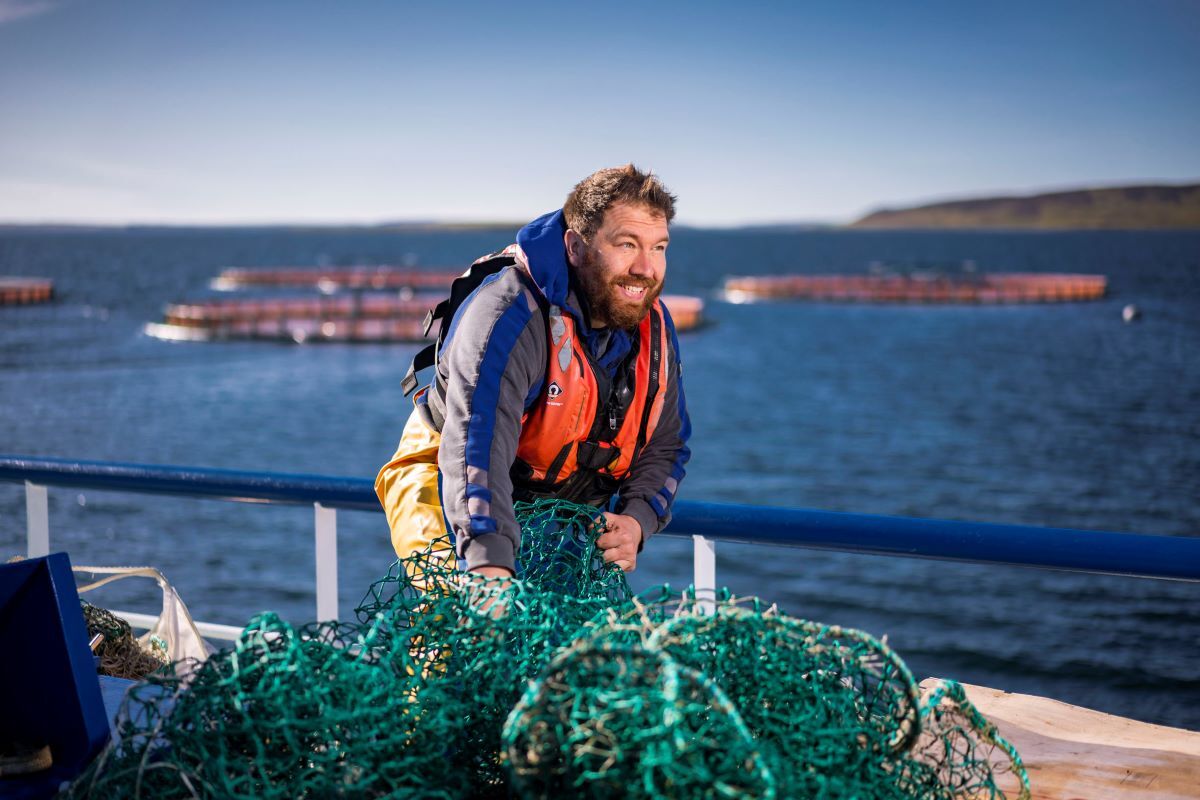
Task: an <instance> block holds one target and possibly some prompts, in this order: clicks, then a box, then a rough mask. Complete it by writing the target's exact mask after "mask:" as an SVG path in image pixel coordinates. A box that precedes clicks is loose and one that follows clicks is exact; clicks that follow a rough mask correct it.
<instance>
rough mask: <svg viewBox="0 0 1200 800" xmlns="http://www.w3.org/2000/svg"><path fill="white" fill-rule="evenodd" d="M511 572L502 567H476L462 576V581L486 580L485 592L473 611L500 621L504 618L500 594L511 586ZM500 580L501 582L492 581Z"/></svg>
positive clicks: (503, 605) (503, 606)
mask: <svg viewBox="0 0 1200 800" xmlns="http://www.w3.org/2000/svg"><path fill="white" fill-rule="evenodd" d="M512 577H513V573H512V570H510V569H506V568H504V567H476V568H475V569H473V570H470V571H469V572H468V573H467V574H466V575H464V576H463V579H464V580H468V581H469V580H485V579H486V580H487V584H486V585H487V588H488V589H490V590H491V591H489V592H487V593H486V594H485V595H484V597H483V600H482V601H481V602H480V603H479V605H478V606H476V608H475V610H476V611H478V612H479V613H481V614H484V615H486V616H489V617H491V618H492V619H500V618H501V617H503V616H504V610H505V604H504V603H503V602H501V593H502V592H503V591H504V590H505V589H507V588H508V587H509V586H510V585H511V579H512ZM494 578H501V579H502V580H492V579H494Z"/></svg>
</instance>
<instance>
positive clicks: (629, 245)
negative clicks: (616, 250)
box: [620, 242, 633, 250]
mask: <svg viewBox="0 0 1200 800" xmlns="http://www.w3.org/2000/svg"><path fill="white" fill-rule="evenodd" d="M620 246H621V247H624V248H625V249H627V250H632V249H633V242H621V245H620Z"/></svg>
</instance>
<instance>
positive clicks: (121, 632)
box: [79, 600, 169, 680]
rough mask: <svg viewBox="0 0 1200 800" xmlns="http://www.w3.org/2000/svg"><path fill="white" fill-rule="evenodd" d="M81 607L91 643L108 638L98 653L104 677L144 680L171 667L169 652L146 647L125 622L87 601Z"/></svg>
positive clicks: (101, 644)
mask: <svg viewBox="0 0 1200 800" xmlns="http://www.w3.org/2000/svg"><path fill="white" fill-rule="evenodd" d="M79 605H80V608H82V610H83V620H84V622H85V623H87V632H88V639H91V638H93V637H94V636H96V635H97V634H100V635H101V636H103V637H104V638H103V639H102V640H101V641H100V644H99V645H97V646H96V650H95V653H96V655H97V656H99V657H100V674H101V675H111V676H112V677H114V678H127V679H130V680H141V679H142V678H144V677H146V676H147V675H149V674H150V673H151V672H154V671H155V670H157V669H161V668H162V667H163V666H165V665H166V664H167V663H168V661H169V659H168V658H167V652H166V648H161V649H160V648H155V647H153V646H152V647H146V646H144V645H143V644H142V643H141V642H139V641H138V640H137V639H135V638H134V636H133V629H132V628H130V627H129V623H128V622H126V621H125V620H123V619H121V618H120V617H118V616H116V615H115V614H113V613H112V612H111V611H109V610H107V609H104V608H100V607H99V606H94V605H92V604H91V603H89V602H87V601H86V600H80V601H79Z"/></svg>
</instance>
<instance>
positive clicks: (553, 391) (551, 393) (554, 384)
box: [546, 381, 563, 400]
mask: <svg viewBox="0 0 1200 800" xmlns="http://www.w3.org/2000/svg"><path fill="white" fill-rule="evenodd" d="M562 393H563V390H562V387H561V386H559V385H558V381H551V383H550V385H549V386H547V387H546V396H547V397H549V398H550V399H551V400H553V399H554V398H556V397H558V396H559V395H560V394H562Z"/></svg>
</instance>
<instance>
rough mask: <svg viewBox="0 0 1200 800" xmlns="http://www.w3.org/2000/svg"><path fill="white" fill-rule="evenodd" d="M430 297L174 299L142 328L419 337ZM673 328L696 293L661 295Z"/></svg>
mask: <svg viewBox="0 0 1200 800" xmlns="http://www.w3.org/2000/svg"><path fill="white" fill-rule="evenodd" d="M434 302H435V301H432V300H430V299H428V298H410V297H405V296H400V295H397V294H383V293H375V294H369V293H363V292H354V293H348V294H339V295H332V296H315V297H274V298H239V299H236V300H234V299H231V300H207V301H203V302H196V303H173V304H171V305H168V306H167V307H166V310H165V312H164V315H163V321H162V322H161V323H157V322H153V323H150V324H149V325H147V326H146V333H148V334H150V335H151V336H154V337H156V338H159V339H169V340H174V341H207V340H219V339H258V340H267V341H283V342H289V341H290V342H310V341H331V342H419V341H422V340H423V339H424V338H425V335H424V334H425V331H424V318H425V314H426V312H428V311H429V309H430V308H431V307H432V306H433V305H434ZM663 303H664V304H665V305H666V306H667V310H668V311H669V312H670V314H671V316H672V318H673V319H674V320H675V326H676V329H677V330H680V331H685V330H690V329H692V328H695V327H697V326H698V325H699V324H700V323H701V318H702V315H703V310H704V301H703V300H701V299H700V298H699V297H688V296H684V295H669V296H664V297H663Z"/></svg>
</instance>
